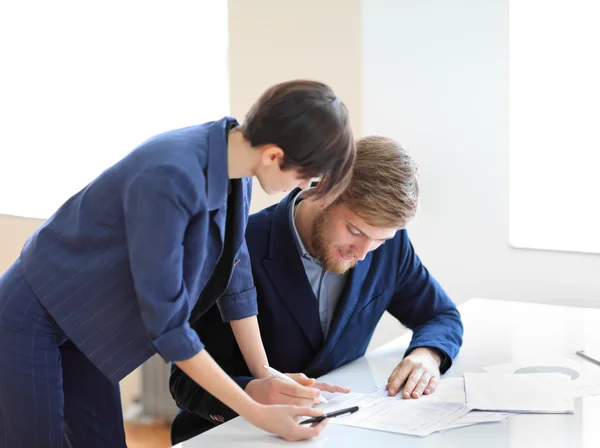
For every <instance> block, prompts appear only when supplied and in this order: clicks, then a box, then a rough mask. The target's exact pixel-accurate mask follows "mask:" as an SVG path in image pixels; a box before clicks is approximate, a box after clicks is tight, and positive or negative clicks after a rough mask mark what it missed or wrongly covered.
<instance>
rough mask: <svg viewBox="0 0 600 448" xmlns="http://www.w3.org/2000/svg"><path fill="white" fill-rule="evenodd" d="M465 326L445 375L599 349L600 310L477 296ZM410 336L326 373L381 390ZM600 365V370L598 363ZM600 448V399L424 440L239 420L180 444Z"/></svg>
mask: <svg viewBox="0 0 600 448" xmlns="http://www.w3.org/2000/svg"><path fill="white" fill-rule="evenodd" d="M459 310H460V312H461V315H462V318H463V323H464V327H465V336H464V342H463V347H462V349H461V351H460V354H459V356H458V357H457V359H456V360H455V363H454V365H453V366H452V368H451V369H450V370H449V371H448V372H447V373H446V374H445V375H444V378H447V377H453V376H461V375H462V374H463V373H464V372H480V371H482V370H481V368H482V367H485V366H489V365H492V364H501V363H506V362H510V361H511V360H512V359H513V357H517V358H520V359H523V357H524V356H528V355H532V356H533V355H536V356H548V357H564V356H567V357H569V358H571V359H573V360H575V361H577V362H585V361H583V360H582V359H581V358H579V357H577V356H576V355H575V351H576V350H580V349H581V348H583V347H585V346H586V345H589V346H591V345H592V344H593V345H595V346H599V347H600V309H588V308H570V307H562V306H552V305H541V304H532V303H519V302H509V301H496V300H485V299H472V300H469V301H468V302H466V303H464V304H463V305H461V306H459ZM410 337H411V334H410V333H409V334H405V335H403V336H402V337H400V338H398V339H395V340H393V341H391V342H390V343H388V344H386V345H384V346H383V347H380V348H379V349H377V350H375V351H373V352H371V353H370V354H368V355H367V356H365V357H363V358H360V359H357V360H356V361H354V362H352V363H350V364H347V365H346V366H343V367H341V368H340V369H337V370H336V371H334V372H331V373H329V374H328V375H326V376H324V377H322V379H323V380H324V381H327V382H330V383H334V384H340V385H344V386H348V387H351V388H352V390H353V391H354V392H366V393H369V392H374V391H375V386H376V385H381V384H385V382H386V380H387V377H388V376H389V374H390V373H391V371H392V369H393V368H394V367H395V366H396V364H397V363H398V362H399V360H400V359H401V358H402V355H403V353H404V351H405V350H406V348H407V347H408V343H409V341H410ZM599 368H600V367H599ZM279 445H280V446H284V445H285V446H298V447H300V446H314V447H343V448H352V447H360V448H365V447H368V446H371V447H386V446H393V447H402V448H411V447H444V448H448V447H461V448H470V447H478V448H479V447H482V446H485V447H486V448H496V447H498V448H500V447H511V448H517V447H518V448H521V447H523V448H525V447H526V448H531V447H544V448H549V447H569V448H579V447H582V448H583V447H585V448H592V447H593V448H598V447H600V396H594V397H586V398H583V399H576V401H575V413H574V414H573V415H513V416H510V417H509V418H508V419H507V420H505V421H503V422H500V423H489V424H481V425H475V426H471V427H466V428H461V429H456V430H452V431H447V432H444V433H436V434H433V435H431V436H428V437H425V438H419V437H412V436H405V435H401V434H394V433H385V432H381V431H371V430H366V429H361V428H352V427H345V426H342V425H333V424H331V423H330V424H329V425H328V427H327V428H325V430H324V431H323V432H322V433H321V435H320V436H319V437H317V438H315V439H312V440H308V441H303V442H296V443H294V444H290V443H288V442H285V441H283V440H282V439H279V438H278V437H276V436H272V435H269V434H266V433H264V432H262V431H261V430H259V429H257V428H255V427H253V426H251V425H250V424H249V423H247V422H246V421H245V420H243V419H241V418H236V419H234V420H232V421H230V422H227V423H225V424H223V425H220V426H218V427H216V428H214V429H212V430H210V431H207V432H205V433H204V434H201V435H199V436H198V437H195V438H193V439H191V440H189V441H187V442H184V443H183V444H181V445H179V446H177V448H212V447H235V446H243V447H271V446H279Z"/></svg>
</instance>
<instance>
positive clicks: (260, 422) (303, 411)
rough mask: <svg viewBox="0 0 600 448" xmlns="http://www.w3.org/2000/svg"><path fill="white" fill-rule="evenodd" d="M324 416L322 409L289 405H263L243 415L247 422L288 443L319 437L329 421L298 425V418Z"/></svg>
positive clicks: (258, 405)
mask: <svg viewBox="0 0 600 448" xmlns="http://www.w3.org/2000/svg"><path fill="white" fill-rule="evenodd" d="M322 414H323V411H322V410H320V409H313V408H309V407H300V406H288V405H262V404H257V407H256V408H255V409H254V410H253V411H252V412H250V413H249V415H242V417H244V418H245V419H246V420H248V421H249V422H250V423H252V424H253V425H254V426H257V427H259V428H261V429H263V430H265V431H267V432H270V433H273V434H277V435H279V436H281V437H282V438H283V439H285V440H287V441H288V442H295V441H298V440H305V439H310V438H312V437H316V436H318V435H319V434H320V433H321V431H323V429H324V428H325V427H326V426H327V423H329V420H327V419H325V420H323V421H322V422H319V423H316V424H313V425H312V426H308V425H300V424H298V420H297V419H298V417H303V416H306V417H318V416H320V415H322Z"/></svg>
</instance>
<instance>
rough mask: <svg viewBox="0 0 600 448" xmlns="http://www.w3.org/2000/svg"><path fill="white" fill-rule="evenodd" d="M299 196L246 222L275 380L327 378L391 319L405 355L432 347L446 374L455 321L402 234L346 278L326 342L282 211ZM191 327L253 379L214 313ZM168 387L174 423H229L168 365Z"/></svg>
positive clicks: (224, 411)
mask: <svg viewBox="0 0 600 448" xmlns="http://www.w3.org/2000/svg"><path fill="white" fill-rule="evenodd" d="M298 193H299V190H295V191H293V192H292V193H290V194H289V195H288V196H287V197H285V198H284V199H283V200H282V201H281V202H280V203H279V204H276V205H273V206H271V207H269V208H267V209H265V210H262V211H261V212H259V213H256V214H254V215H252V216H250V220H249V222H248V227H247V229H246V241H247V242H248V250H249V253H250V260H251V264H252V272H253V276H254V283H255V285H256V288H257V294H258V313H259V314H258V319H259V324H260V329H261V335H262V338H263V342H264V345H265V349H266V352H267V356H268V359H269V363H270V365H271V366H273V367H274V368H276V369H277V370H279V371H281V372H288V373H291V372H303V373H305V374H306V375H308V376H311V377H318V376H321V375H323V374H325V373H328V372H330V371H332V370H334V369H336V368H338V367H340V366H342V365H344V364H346V363H349V362H350V361H352V360H354V359H356V358H358V357H360V356H362V355H363V354H364V353H365V351H366V349H367V345H368V344H369V341H370V340H371V337H372V335H373V331H374V330H375V327H376V326H377V323H378V322H379V320H380V319H381V316H382V315H383V313H384V312H385V311H389V312H390V313H391V314H392V315H393V316H394V317H396V318H397V319H398V320H399V321H400V322H401V323H402V324H403V325H405V326H406V327H408V328H410V329H411V330H412V331H413V337H412V341H411V344H410V346H409V348H408V350H407V352H406V354H408V353H410V351H411V350H413V349H414V348H416V347H433V348H435V349H437V350H439V351H441V352H442V354H443V355H444V356H443V357H444V359H445V362H444V363H443V365H442V366H441V371H442V373H443V372H445V371H446V370H447V369H448V368H449V367H450V365H451V363H452V359H453V358H454V357H455V356H456V355H457V353H458V351H459V348H460V346H461V344H462V335H463V327H462V322H461V319H460V315H459V312H458V310H457V309H456V306H455V304H454V303H453V302H452V301H451V300H450V298H449V297H448V295H447V294H446V293H445V292H444V290H443V289H442V287H441V286H440V285H439V284H438V282H437V281H436V280H435V279H434V278H433V277H432V275H431V274H430V273H429V272H428V270H427V269H426V268H425V267H424V266H423V264H422V263H421V261H420V259H419V257H418V256H417V255H416V253H415V251H414V249H413V246H412V244H411V242H410V240H409V238H408V234H407V232H406V231H405V230H402V231H399V232H397V234H396V236H395V237H394V238H393V239H392V240H389V241H387V242H386V243H385V244H384V245H382V246H380V247H379V248H378V249H377V250H375V251H373V252H370V253H369V254H368V255H367V256H366V258H365V259H364V260H363V261H359V262H358V263H357V264H356V266H355V267H354V268H353V269H352V270H351V271H350V275H349V277H348V280H347V283H346V286H345V288H344V290H343V292H342V295H341V297H340V299H339V301H338V304H337V307H336V310H335V314H334V317H333V320H332V323H331V328H330V330H329V337H328V338H327V340H324V338H323V332H322V329H321V323H320V319H319V307H318V302H317V299H316V298H315V295H314V294H313V291H312V289H311V286H310V283H309V281H308V279H307V277H306V274H305V271H304V266H303V265H302V260H301V258H300V254H299V251H298V248H297V245H296V242H295V239H294V233H293V229H292V227H291V223H290V218H289V213H288V211H289V208H288V206H289V202H290V201H293V200H294V199H295V197H296V195H297V194H298ZM192 328H193V329H195V330H196V331H197V332H198V334H199V335H200V338H201V339H202V341H203V342H204V344H205V347H206V349H207V351H208V352H209V353H210V354H211V355H212V356H213V357H214V358H215V359H216V360H217V362H218V363H219V364H220V365H221V366H222V367H223V368H224V369H225V370H226V371H227V372H228V373H229V374H231V375H232V376H233V377H234V379H235V380H236V381H237V382H238V384H240V386H242V387H245V385H246V384H247V383H248V382H249V381H250V380H251V379H252V378H250V377H249V376H248V375H249V373H248V369H247V367H246V365H245V363H244V360H243V358H242V356H241V354H240V352H239V350H238V348H237V345H236V342H235V339H234V338H233V335H232V332H231V330H230V328H229V326H228V325H225V324H223V323H222V322H221V319H220V318H219V315H218V313H216V312H214V310H213V311H212V312H210V311H209V312H207V313H206V314H205V315H204V316H203V317H202V318H200V320H199V321H198V322H197V323H196V324H195V325H194V326H193V327H192ZM398 361H400V359H399V360H398ZM390 373H391V372H390ZM170 388H171V393H172V395H173V397H174V398H175V400H176V402H177V404H178V405H179V407H180V408H181V409H182V410H183V411H184V412H182V413H180V415H179V416H178V419H180V421H182V420H181V419H184V420H185V419H186V418H187V417H189V418H190V419H191V420H194V417H193V416H192V415H191V414H196V415H198V416H200V417H203V418H204V419H205V422H206V420H207V421H208V422H210V423H209V425H204V426H205V429H206V428H207V427H210V426H212V425H214V424H217V423H218V422H219V421H224V420H228V419H230V418H232V417H234V416H235V415H236V414H235V413H233V411H231V410H230V409H229V408H227V407H225V406H224V405H223V404H222V403H220V402H219V401H217V400H216V399H214V397H212V396H211V395H210V394H208V393H206V392H205V391H204V390H203V389H201V388H200V387H199V386H197V385H196V383H194V382H193V381H192V380H191V379H190V378H189V377H187V376H186V375H185V374H184V373H183V372H182V371H181V370H180V369H179V368H177V367H176V366H173V367H172V374H171V378H170ZM185 411H188V412H185ZM186 413H188V414H189V413H191V414H190V415H187V416H186ZM177 423H178V422H176V424H175V426H174V428H175V427H177ZM183 426H185V425H183ZM193 426H194V428H190V429H191V431H192V432H193V431H195V432H196V433H197V432H198V428H199V427H200V426H203V424H202V422H201V421H200V420H198V419H197V418H196V422H195V423H193ZM183 431H187V430H186V429H183ZM175 436H177V434H175Z"/></svg>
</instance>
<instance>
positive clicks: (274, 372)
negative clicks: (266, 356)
mask: <svg viewBox="0 0 600 448" xmlns="http://www.w3.org/2000/svg"><path fill="white" fill-rule="evenodd" d="M263 367H264V368H265V369H267V372H269V373H270V374H271V375H272V376H274V377H275V378H279V379H280V380H283V381H287V382H288V383H294V384H300V383H298V381H294V380H293V379H291V378H290V377H289V376H287V375H284V374H283V373H281V372H279V371H277V370H275V369H274V368H273V367H269V366H263ZM319 400H321V402H322V403H329V401H327V400H326V399H325V397H323V395H321V396H320V397H319Z"/></svg>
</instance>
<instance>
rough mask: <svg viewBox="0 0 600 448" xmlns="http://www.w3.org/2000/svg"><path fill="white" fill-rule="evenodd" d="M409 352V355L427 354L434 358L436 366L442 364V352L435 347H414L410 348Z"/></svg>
mask: <svg viewBox="0 0 600 448" xmlns="http://www.w3.org/2000/svg"><path fill="white" fill-rule="evenodd" d="M410 354H411V355H429V356H431V357H432V358H433V359H434V360H435V362H436V364H437V366H438V368H440V367H441V365H442V354H441V353H440V352H439V351H438V350H436V349H433V348H430V347H416V348H415V349H414V350H412V351H411V352H410Z"/></svg>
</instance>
